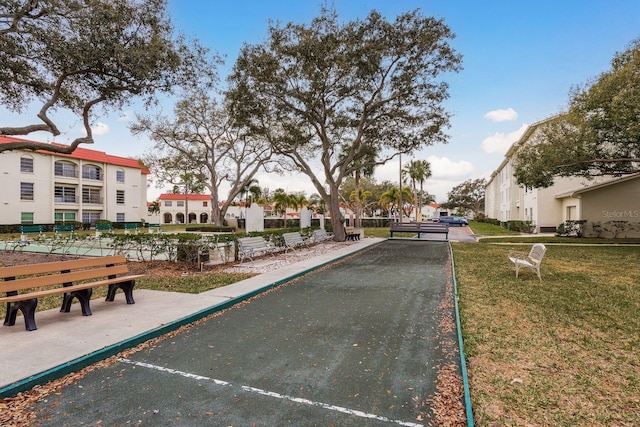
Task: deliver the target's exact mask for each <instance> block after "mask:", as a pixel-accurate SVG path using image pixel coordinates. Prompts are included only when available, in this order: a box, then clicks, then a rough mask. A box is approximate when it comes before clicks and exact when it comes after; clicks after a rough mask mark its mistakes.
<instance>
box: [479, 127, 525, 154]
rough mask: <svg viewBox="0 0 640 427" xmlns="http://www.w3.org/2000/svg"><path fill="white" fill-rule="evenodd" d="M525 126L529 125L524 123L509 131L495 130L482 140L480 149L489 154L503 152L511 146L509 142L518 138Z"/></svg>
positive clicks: (511, 142)
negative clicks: (491, 134)
mask: <svg viewBox="0 0 640 427" xmlns="http://www.w3.org/2000/svg"><path fill="white" fill-rule="evenodd" d="M527 127H529V125H528V124H526V123H524V124H523V125H522V126H520V128H519V129H517V130H515V131H513V132H511V133H504V132H496V133H495V134H494V135H493V136H489V137H487V138H485V139H483V140H482V149H483V150H484V151H485V152H487V153H491V154H494V153H496V154H504V153H506V152H507V150H508V149H509V147H511V144H513V143H514V142H516V141H517V140H518V139H520V137H521V136H522V134H524V132H525V130H527Z"/></svg>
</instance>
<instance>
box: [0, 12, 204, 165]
mask: <svg viewBox="0 0 640 427" xmlns="http://www.w3.org/2000/svg"><path fill="white" fill-rule="evenodd" d="M172 31H173V30H172V27H171V23H170V20H169V17H168V15H167V10H166V0H109V1H105V0H39V1H31V0H5V1H3V2H1V3H0V63H1V64H2V67H0V83H1V84H0V102H1V103H2V104H3V105H4V106H5V107H6V108H8V109H10V110H11V111H15V112H23V111H24V110H25V109H26V108H27V107H32V103H35V102H37V103H38V104H36V105H40V106H41V108H40V110H39V111H38V113H37V120H36V118H34V122H35V123H33V124H30V125H26V126H17V125H13V126H12V125H11V124H3V125H2V126H0V134H2V135H13V136H15V135H28V134H30V133H32V132H36V131H44V132H49V133H51V134H52V135H53V136H58V135H60V130H59V127H58V125H57V124H56V123H55V120H54V118H53V114H54V113H55V112H56V111H57V110H60V109H66V110H69V111H71V112H73V113H74V114H76V115H77V116H79V117H81V118H82V122H83V125H84V128H85V131H86V136H84V137H80V138H77V139H75V140H74V141H73V142H72V143H71V145H70V146H62V145H52V144H47V143H35V142H25V143H21V142H14V143H7V144H2V145H1V146H0V151H6V150H15V149H31V150H35V149H39V150H46V151H51V152H61V153H71V152H73V150H74V149H75V148H76V147H77V145H78V144H81V143H92V142H93V135H92V131H91V122H92V119H93V118H94V117H95V114H96V113H95V111H96V108H97V107H99V106H100V107H102V108H103V109H105V110H108V109H112V108H119V107H122V106H123V105H125V104H127V103H128V102H129V101H130V100H131V99H132V98H133V97H139V98H141V99H143V100H144V101H146V102H152V101H153V100H154V99H155V96H156V94H158V93H162V92H169V91H171V89H172V88H173V87H175V86H176V85H180V84H182V83H183V82H185V81H194V80H195V78H197V75H198V74H197V73H195V72H194V71H193V70H195V69H197V68H198V66H199V64H200V61H199V59H200V58H201V56H202V54H203V52H204V51H205V49H203V48H201V47H200V46H199V45H197V43H195V42H194V43H192V44H189V45H188V44H187V43H186V42H185V41H184V40H183V39H182V38H181V37H174V35H173V33H172ZM200 71H202V70H200Z"/></svg>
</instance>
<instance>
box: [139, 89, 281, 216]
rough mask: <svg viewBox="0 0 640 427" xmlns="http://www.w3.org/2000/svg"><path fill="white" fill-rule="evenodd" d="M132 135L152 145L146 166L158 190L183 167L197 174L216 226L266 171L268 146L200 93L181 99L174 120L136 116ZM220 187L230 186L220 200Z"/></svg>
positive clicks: (223, 108)
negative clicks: (138, 136) (236, 124)
mask: <svg viewBox="0 0 640 427" xmlns="http://www.w3.org/2000/svg"><path fill="white" fill-rule="evenodd" d="M131 130H132V132H133V133H134V134H146V135H147V136H148V137H149V138H150V139H151V140H152V141H153V142H154V145H153V147H151V149H150V150H149V152H148V153H147V155H146V156H145V163H146V164H147V166H149V167H150V168H152V170H154V171H156V172H154V174H155V175H156V177H157V178H158V181H159V182H158V184H163V183H172V180H173V179H175V178H173V177H174V176H175V175H177V176H178V177H182V176H183V174H184V168H185V167H187V168H188V170H189V171H190V172H191V173H192V174H197V176H198V177H199V180H200V182H201V183H202V184H203V186H204V187H206V188H207V189H208V190H209V192H210V194H211V205H212V206H211V211H212V220H213V222H214V223H215V224H218V225H222V223H223V221H224V217H225V215H226V212H227V209H228V208H229V206H231V203H232V202H233V200H234V199H235V198H236V197H237V196H238V195H239V194H241V193H244V192H247V191H249V190H250V185H251V184H252V183H254V182H256V181H255V180H254V179H253V178H254V176H255V175H256V173H257V172H258V171H259V170H260V169H261V168H265V169H266V168H268V164H269V159H270V157H271V148H270V146H269V144H267V143H265V141H263V140H260V139H259V138H256V137H252V136H249V135H246V134H245V133H244V130H243V129H242V128H239V127H237V126H235V119H234V118H233V117H232V116H231V113H230V111H229V109H228V108H226V106H225V105H223V104H222V103H220V102H219V100H217V99H216V97H215V96H213V95H210V94H207V93H206V92H204V88H203V89H202V91H197V90H194V91H190V93H188V94H186V95H185V96H184V97H183V98H182V99H180V100H179V101H178V102H177V103H176V105H175V107H174V113H173V116H170V117H166V116H162V115H159V114H158V115H155V116H150V117H143V116H138V117H137V121H136V123H134V124H133V125H132V126H131ZM174 159H184V160H180V161H174ZM153 166H155V167H153ZM223 184H227V185H229V192H228V193H227V197H226V199H224V200H222V197H221V195H220V187H221V186H222V185H223ZM221 201H223V202H224V203H222V207H220V202H221Z"/></svg>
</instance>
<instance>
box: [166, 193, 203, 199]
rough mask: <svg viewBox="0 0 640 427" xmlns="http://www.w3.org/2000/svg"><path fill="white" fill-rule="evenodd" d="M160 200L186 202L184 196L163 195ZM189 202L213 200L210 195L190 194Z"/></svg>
mask: <svg viewBox="0 0 640 427" xmlns="http://www.w3.org/2000/svg"><path fill="white" fill-rule="evenodd" d="M158 199H160V200H185V197H184V194H174V193H163V194H161V195H160V197H158ZM189 200H211V195H210V194H189Z"/></svg>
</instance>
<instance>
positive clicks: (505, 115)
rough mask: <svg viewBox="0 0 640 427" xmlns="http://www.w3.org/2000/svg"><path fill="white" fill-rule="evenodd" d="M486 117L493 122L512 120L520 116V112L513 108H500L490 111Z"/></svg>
mask: <svg viewBox="0 0 640 427" xmlns="http://www.w3.org/2000/svg"><path fill="white" fill-rule="evenodd" d="M484 118H485V119H488V120H491V121H493V122H512V121H514V120H516V119H517V118H518V113H517V112H516V110H514V109H513V108H508V109H506V110H503V109H499V110H493V111H489V112H488V113H487V114H485V115H484Z"/></svg>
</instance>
